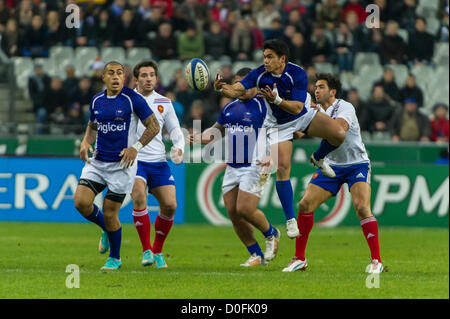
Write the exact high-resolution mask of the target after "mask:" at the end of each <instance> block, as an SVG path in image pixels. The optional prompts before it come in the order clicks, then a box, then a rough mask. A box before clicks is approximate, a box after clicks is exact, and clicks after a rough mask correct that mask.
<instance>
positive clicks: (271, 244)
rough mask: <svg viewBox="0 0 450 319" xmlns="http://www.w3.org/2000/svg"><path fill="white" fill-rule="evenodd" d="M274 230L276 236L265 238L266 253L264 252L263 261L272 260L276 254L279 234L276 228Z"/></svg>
mask: <svg viewBox="0 0 450 319" xmlns="http://www.w3.org/2000/svg"><path fill="white" fill-rule="evenodd" d="M275 230H276V231H277V235H276V236H270V237H269V238H266V251H265V252H264V260H265V261H271V260H273V259H274V258H275V256H276V255H277V252H278V245H279V243H280V237H281V232H280V231H279V230H278V229H277V228H275Z"/></svg>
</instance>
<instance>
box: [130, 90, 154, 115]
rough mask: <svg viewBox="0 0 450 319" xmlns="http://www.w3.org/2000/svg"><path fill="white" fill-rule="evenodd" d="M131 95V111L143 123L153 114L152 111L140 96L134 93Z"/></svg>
mask: <svg viewBox="0 0 450 319" xmlns="http://www.w3.org/2000/svg"><path fill="white" fill-rule="evenodd" d="M133 93H134V94H133V100H132V101H133V111H134V113H136V115H137V116H138V117H139V119H140V120H141V121H144V120H145V119H146V118H147V117H149V116H150V115H152V114H153V111H152V109H151V108H150V106H149V105H148V104H147V101H145V99H144V98H143V97H142V96H141V95H139V94H138V93H135V92H133Z"/></svg>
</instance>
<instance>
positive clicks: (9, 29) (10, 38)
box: [0, 18, 20, 57]
mask: <svg viewBox="0 0 450 319" xmlns="http://www.w3.org/2000/svg"><path fill="white" fill-rule="evenodd" d="M0 43H1V47H0V48H1V49H2V50H3V52H5V54H6V55H7V56H9V57H12V56H17V55H19V53H20V47H19V44H20V42H19V30H18V28H17V22H16V20H15V19H14V18H10V19H8V21H7V22H6V27H5V30H4V31H3V32H1V33H0Z"/></svg>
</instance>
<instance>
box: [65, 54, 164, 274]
mask: <svg viewBox="0 0 450 319" xmlns="http://www.w3.org/2000/svg"><path fill="white" fill-rule="evenodd" d="M102 78H103V82H104V83H105V85H106V90H105V91H103V92H100V93H98V94H97V95H95V96H94V97H93V98H92V101H91V105H90V112H91V115H90V120H89V122H88V126H87V128H86V133H85V135H84V138H83V140H82V141H81V145H80V158H81V159H82V160H83V161H85V162H86V165H85V166H84V168H83V171H82V173H81V177H80V181H79V183H78V186H77V189H76V191H75V195H74V202H75V208H76V209H77V210H78V211H79V212H80V213H81V215H83V217H85V218H86V219H87V220H89V221H91V222H93V223H95V224H97V225H98V226H100V227H101V228H102V230H103V233H102V237H101V239H100V243H99V251H100V253H105V252H106V251H107V250H108V249H109V248H111V249H110V254H109V258H108V260H107V261H106V264H105V265H104V266H103V267H102V269H103V270H117V269H119V268H120V266H121V265H122V261H121V260H120V245H121V241H122V227H121V225H120V221H119V217H118V214H119V209H120V207H121V206H122V202H123V200H124V198H125V196H126V194H129V193H131V190H132V187H133V181H134V177H135V175H136V169H137V165H133V164H134V161H135V159H136V157H137V154H138V152H139V151H140V150H141V149H142V147H143V146H145V145H147V143H149V142H150V141H151V140H152V139H153V137H154V136H156V134H158V132H159V130H160V129H159V125H158V121H157V119H156V117H155V115H154V114H153V112H152V111H151V110H150V109H149V107H148V105H147V103H146V102H145V100H144V99H143V98H142V96H141V95H140V94H138V93H136V92H134V91H133V90H131V89H129V88H127V87H125V86H124V70H123V66H122V65H121V64H120V63H118V62H114V61H113V62H109V63H107V64H106V65H105V67H104V70H103V75H102ZM138 120H140V121H141V122H142V124H143V125H144V126H145V128H146V129H145V131H144V132H143V134H142V136H141V137H140V138H139V140H137V137H136V129H137V124H138ZM94 142H95V151H93V149H92V146H91V145H92V143H94ZM89 152H90V153H92V154H93V156H92V158H89ZM105 188H108V192H107V193H106V196H105V199H104V201H103V209H102V210H103V213H102V212H101V211H100V209H99V208H98V207H97V206H96V205H95V204H94V199H95V196H96V195H97V194H99V193H101V192H102V191H103V190H104V189H105Z"/></svg>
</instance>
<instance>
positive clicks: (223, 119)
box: [217, 106, 226, 126]
mask: <svg viewBox="0 0 450 319" xmlns="http://www.w3.org/2000/svg"><path fill="white" fill-rule="evenodd" d="M225 107H226V106H225ZM225 107H224V108H223V109H222V111H221V112H220V114H219V118H218V119H217V123H219V124H220V125H222V126H224V125H225V115H224V112H223V110H224V109H225Z"/></svg>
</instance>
